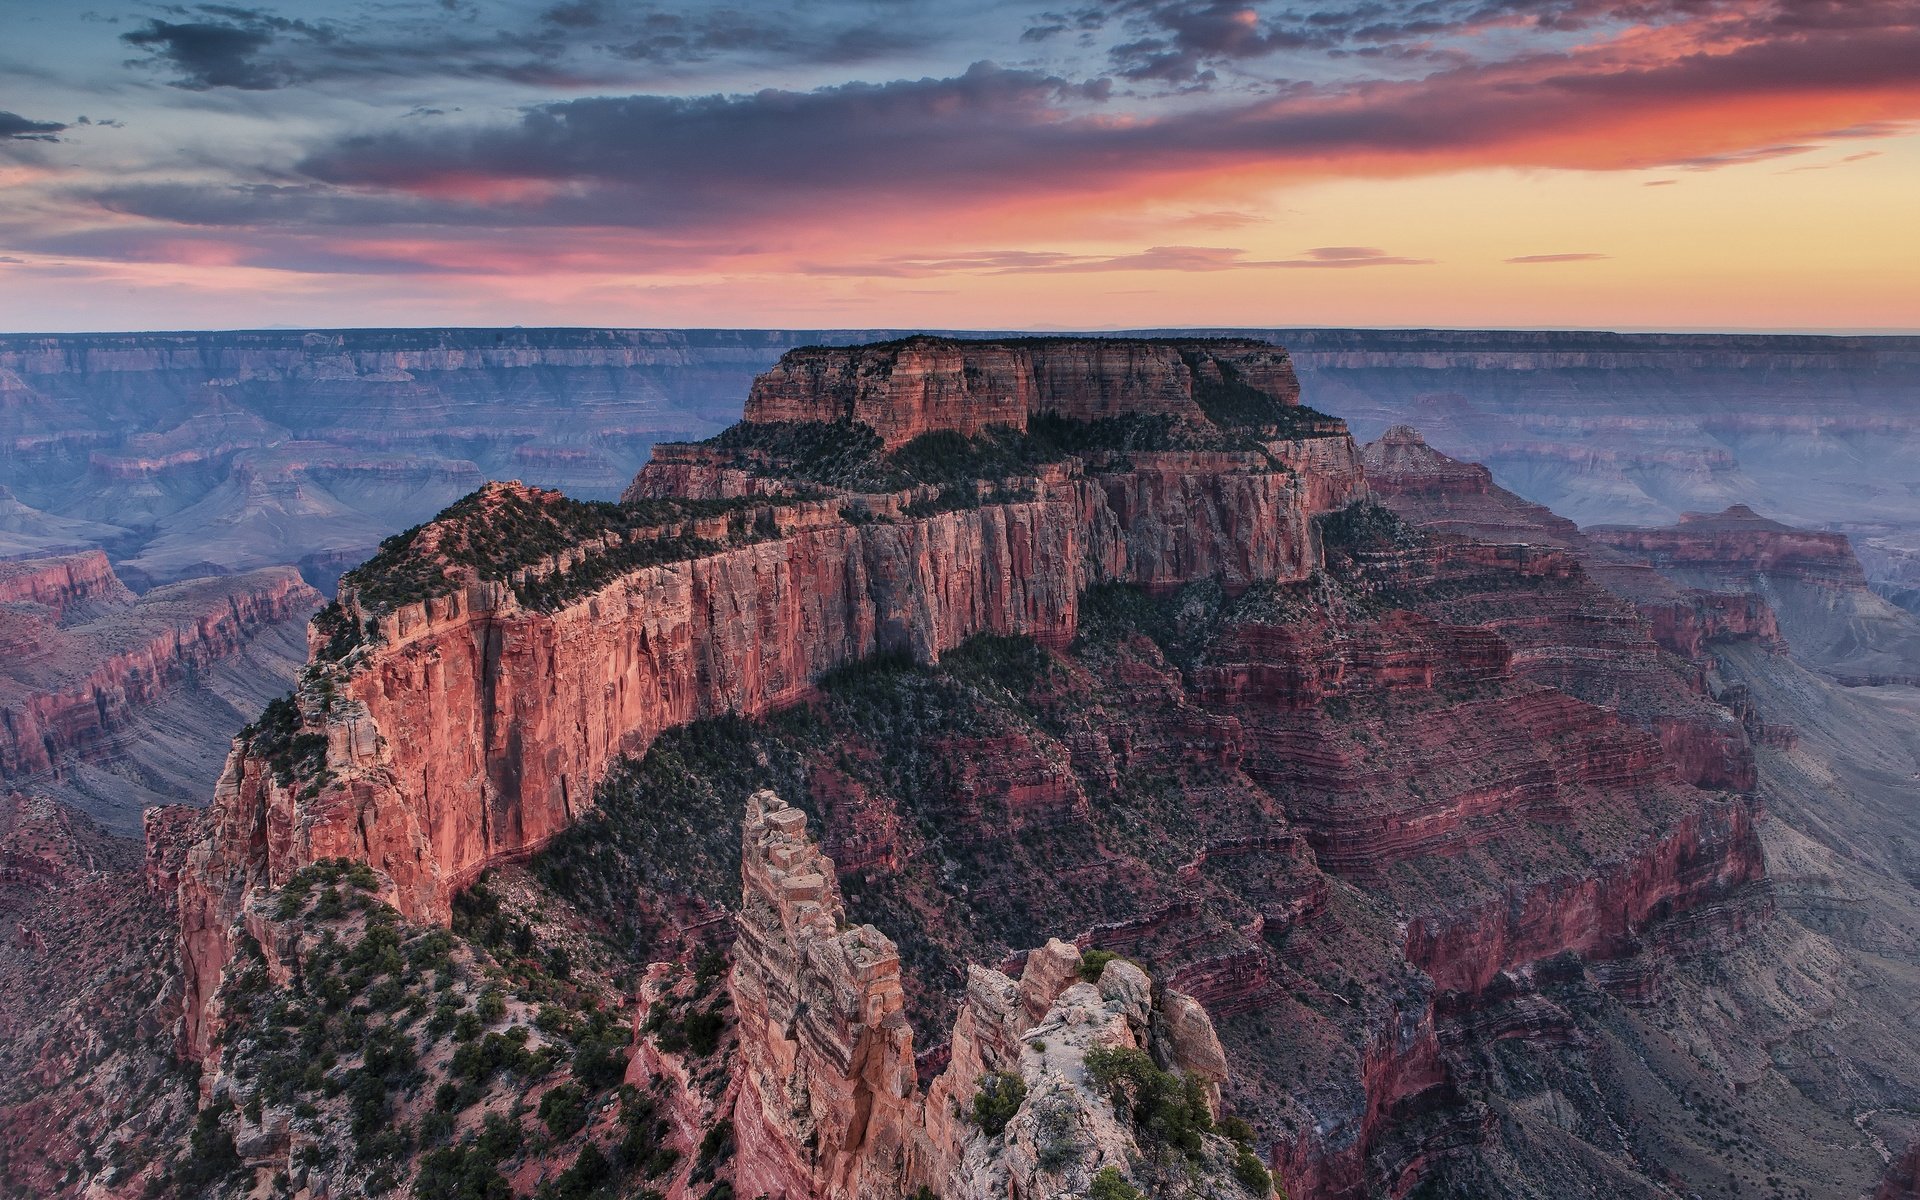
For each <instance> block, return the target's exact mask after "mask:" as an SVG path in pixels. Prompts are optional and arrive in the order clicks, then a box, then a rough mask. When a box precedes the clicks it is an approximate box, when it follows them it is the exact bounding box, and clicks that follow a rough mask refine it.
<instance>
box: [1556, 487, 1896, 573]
mask: <svg viewBox="0 0 1920 1200" xmlns="http://www.w3.org/2000/svg"><path fill="white" fill-rule="evenodd" d="M1586 533H1587V536H1588V537H1590V538H1592V539H1593V540H1594V541H1596V542H1599V543H1601V544H1602V545H1607V546H1612V547H1614V548H1615V549H1617V550H1624V551H1626V552H1627V553H1629V554H1636V555H1640V556H1642V557H1645V558H1647V559H1649V560H1651V561H1652V562H1653V564H1654V565H1655V566H1657V567H1660V568H1662V569H1674V570H1679V571H1682V572H1685V571H1689V570H1693V569H1705V570H1709V571H1721V572H1726V571H1730V570H1736V569H1737V570H1740V571H1745V572H1747V573H1750V574H1755V575H1772V576H1776V577H1782V578H1788V579H1796V580H1799V581H1801V582H1803V583H1813V584H1821V585H1825V586H1829V587H1839V588H1847V589H1853V588H1865V587H1866V585H1867V578H1866V573H1865V572H1864V571H1862V570H1861V568H1860V560H1859V559H1857V558H1855V557H1854V554H1853V545H1852V543H1851V542H1849V541H1848V540H1847V535H1846V534H1844V533H1827V532H1823V531H1820V530H1813V529H1796V528H1794V527H1793V526H1791V525H1784V524H1782V523H1780V522H1779V521H1774V520H1770V519H1768V518H1766V517H1763V516H1761V515H1760V514H1759V513H1756V512H1754V511H1753V510H1752V509H1751V508H1748V507H1747V506H1746V505H1744V504H1736V505H1733V506H1732V507H1730V508H1728V509H1726V510H1724V511H1722V512H1717V513H1683V514H1681V517H1680V521H1679V523H1678V524H1675V525H1669V526H1665V527H1663V528H1659V529H1636V528H1631V527H1628V526H1622V525H1595V526H1592V527H1590V528H1588V529H1587V531H1586Z"/></svg>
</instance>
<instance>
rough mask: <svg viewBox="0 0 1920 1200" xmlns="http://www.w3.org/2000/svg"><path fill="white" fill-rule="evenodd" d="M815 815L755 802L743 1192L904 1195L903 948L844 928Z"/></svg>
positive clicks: (741, 1004)
mask: <svg viewBox="0 0 1920 1200" xmlns="http://www.w3.org/2000/svg"><path fill="white" fill-rule="evenodd" d="M806 826H807V816H806V814H805V813H803V812H801V811H800V810H799V809H797V808H791V807H788V806H787V805H786V804H785V803H784V802H782V801H781V800H780V799H779V798H778V797H777V796H775V795H774V794H773V793H771V792H760V793H758V794H756V795H755V796H753V798H752V799H750V800H749V801H748V802H747V819H746V826H745V830H744V838H745V841H744V845H743V848H742V853H741V870H742V874H743V876H744V878H743V899H742V902H741V909H740V915H739V917H738V918H737V921H736V925H737V928H738V930H739V937H738V939H737V940H736V941H735V943H734V966H733V974H732V977H731V983H730V987H731V989H732V993H733V1003H734V1008H735V1010H736V1011H737V1012H738V1013H739V1017H740V1068H741V1070H740V1083H739V1089H740V1090H739V1100H738V1101H737V1103H736V1105H735V1108H734V1136H735V1138H736V1139H737V1141H738V1143H739V1146H740V1153H739V1165H738V1167H737V1168H736V1173H735V1190H736V1191H738V1192H740V1193H741V1194H750V1195H755V1196H794V1197H799V1196H810V1197H820V1198H821V1200H842V1198H846V1200H853V1198H862V1200H864V1198H867V1197H873V1198H876V1200H877V1198H879V1197H893V1196H904V1195H907V1194H908V1193H909V1191H911V1189H910V1188H909V1187H908V1186H907V1185H906V1180H907V1176H908V1172H909V1168H910V1164H911V1159H912V1157H913V1150H914V1147H913V1142H914V1138H915V1134H916V1126H917V1125H918V1124H919V1115H918V1112H917V1111H916V1110H917V1109H918V1107H919V1104H918V1102H919V1095H918V1083H917V1081H916V1079H915V1075H914V1058H913V1034H912V1032H911V1031H910V1030H909V1029H908V1028H907V1018H906V1014H905V1013H904V1012H903V1011H902V1009H903V1007H904V1003H905V1000H904V996H903V995H902V993H901V990H900V956H899V954H898V953H896V952H895V950H894V947H893V943H892V942H891V941H889V940H887V938H886V936H885V935H884V934H882V933H881V932H880V931H879V930H877V929H875V928H873V926H871V925H859V926H854V927H852V928H844V927H843V926H844V923H845V919H846V918H845V907H844V905H843V904H842V903H841V901H840V896H839V885H838V883H837V882H836V880H835V876H834V871H833V864H832V863H831V862H829V861H828V860H827V859H826V858H825V856H823V855H822V854H821V853H820V852H819V850H818V849H817V848H816V847H815V846H814V845H813V843H812V841H811V839H809V838H808V837H807V832H806Z"/></svg>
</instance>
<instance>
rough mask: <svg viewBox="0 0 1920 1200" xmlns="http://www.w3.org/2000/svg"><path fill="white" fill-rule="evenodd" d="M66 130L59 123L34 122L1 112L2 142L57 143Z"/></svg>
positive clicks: (0, 129)
mask: <svg viewBox="0 0 1920 1200" xmlns="http://www.w3.org/2000/svg"><path fill="white" fill-rule="evenodd" d="M66 128H67V127H66V126H65V125H63V124H61V123H60V122H58V121H32V120H28V119H27V118H26V117H23V116H21V115H20V114H19V113H11V112H5V111H0V142H57V141H59V140H60V137H59V135H60V134H61V133H63V132H64V131H65V130H66Z"/></svg>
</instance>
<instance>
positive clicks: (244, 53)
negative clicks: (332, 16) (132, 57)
mask: <svg viewBox="0 0 1920 1200" xmlns="http://www.w3.org/2000/svg"><path fill="white" fill-rule="evenodd" d="M229 11H230V12H231V13H232V15H235V16H238V17H240V18H241V19H240V21H239V22H237V23H236V22H227V21H184V22H173V21H162V20H160V19H158V18H151V19H149V20H148V21H147V23H146V25H144V26H142V27H141V28H139V29H135V30H132V31H130V32H127V33H123V34H121V35H120V40H121V41H123V42H125V43H126V44H127V45H129V46H133V47H136V48H138V49H141V50H145V51H148V52H149V54H150V55H151V58H150V59H148V60H147V61H149V62H153V63H156V64H160V65H164V66H166V67H169V68H171V69H172V70H174V71H176V72H178V74H177V76H176V77H175V78H174V80H173V86H175V87H179V88H186V89H188V90H191V91H206V90H208V89H211V88H236V89H240V90H243V91H255V92H258V91H271V90H272V89H274V88H283V87H286V86H288V85H289V84H292V83H294V82H296V81H298V80H300V79H302V78H304V77H305V76H304V74H303V73H302V72H301V71H299V70H298V69H297V68H295V66H294V65H293V64H292V63H291V62H290V61H288V60H287V59H285V58H267V57H264V56H263V54H262V52H263V51H265V50H266V49H267V48H268V47H269V46H272V45H273V44H274V42H275V41H276V39H277V38H279V37H280V36H281V35H282V34H285V33H291V34H295V35H297V36H301V37H305V38H309V39H313V38H318V37H322V36H323V35H322V34H321V32H320V31H319V30H317V29H315V28H314V27H313V26H310V25H307V24H306V23H305V22H302V21H288V20H285V19H284V18H280V17H274V16H271V15H268V14H263V13H257V12H242V11H241V10H229Z"/></svg>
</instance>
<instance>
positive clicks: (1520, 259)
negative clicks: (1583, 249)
mask: <svg viewBox="0 0 1920 1200" xmlns="http://www.w3.org/2000/svg"><path fill="white" fill-rule="evenodd" d="M1612 257H1613V255H1611V254H1521V255H1517V256H1515V257H1513V258H1509V259H1506V260H1505V261H1506V262H1509V263H1569V262H1598V261H1599V260H1600V259H1603V258H1612Z"/></svg>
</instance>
